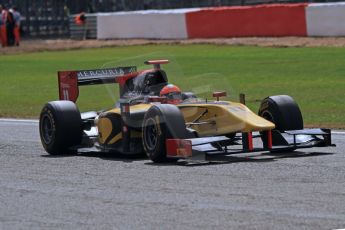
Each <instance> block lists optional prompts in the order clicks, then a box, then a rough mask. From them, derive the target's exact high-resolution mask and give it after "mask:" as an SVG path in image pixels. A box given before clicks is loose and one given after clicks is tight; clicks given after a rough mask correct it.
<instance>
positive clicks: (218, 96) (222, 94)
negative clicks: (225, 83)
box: [212, 91, 226, 101]
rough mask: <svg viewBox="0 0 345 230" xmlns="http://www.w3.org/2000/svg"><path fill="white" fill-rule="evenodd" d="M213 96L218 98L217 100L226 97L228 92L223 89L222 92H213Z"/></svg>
mask: <svg viewBox="0 0 345 230" xmlns="http://www.w3.org/2000/svg"><path fill="white" fill-rule="evenodd" d="M212 96H213V97H216V98H217V101H219V98H220V97H226V92H225V91H221V92H213V94H212Z"/></svg>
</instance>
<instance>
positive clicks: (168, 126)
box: [142, 104, 188, 163]
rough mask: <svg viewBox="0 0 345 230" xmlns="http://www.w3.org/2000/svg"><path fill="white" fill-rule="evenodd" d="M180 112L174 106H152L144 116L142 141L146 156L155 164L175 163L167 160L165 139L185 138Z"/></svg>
mask: <svg viewBox="0 0 345 230" xmlns="http://www.w3.org/2000/svg"><path fill="white" fill-rule="evenodd" d="M187 135H188V134H187V129H186V125H185V121H184V118H183V115H182V113H181V111H180V110H179V109H178V108H177V107H176V106H175V105H169V104H161V105H154V106H152V107H151V108H150V109H149V110H148V111H147V112H146V114H145V117H144V120H143V129H142V141H143V147H144V150H145V152H146V155H147V156H148V157H149V158H150V159H151V160H152V161H153V162H156V163H160V162H169V161H175V160H174V159H169V158H167V155H166V139H169V138H181V139H183V138H187Z"/></svg>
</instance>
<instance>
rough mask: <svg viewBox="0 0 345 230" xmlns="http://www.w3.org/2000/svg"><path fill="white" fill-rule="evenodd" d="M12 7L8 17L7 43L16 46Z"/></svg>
mask: <svg viewBox="0 0 345 230" xmlns="http://www.w3.org/2000/svg"><path fill="white" fill-rule="evenodd" d="M12 12H13V11H12V9H11V10H9V11H7V18H6V32H7V45H8V46H14V27H15V22H14V17H13V13H12Z"/></svg>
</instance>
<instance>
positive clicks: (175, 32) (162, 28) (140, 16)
mask: <svg viewBox="0 0 345 230" xmlns="http://www.w3.org/2000/svg"><path fill="white" fill-rule="evenodd" d="M195 10H199V9H177V10H147V11H133V12H120V13H109V14H99V15H98V16H97V38H99V39H111V38H150V39H186V38H188V35H187V28H186V17H185V14H186V13H187V12H191V11H195Z"/></svg>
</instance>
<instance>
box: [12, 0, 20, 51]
mask: <svg viewBox="0 0 345 230" xmlns="http://www.w3.org/2000/svg"><path fill="white" fill-rule="evenodd" d="M12 14H13V19H14V23H15V25H14V30H13V34H14V44H15V45H16V46H19V43H20V17H21V15H20V13H19V11H18V9H17V7H15V6H14V7H13V8H12Z"/></svg>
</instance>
